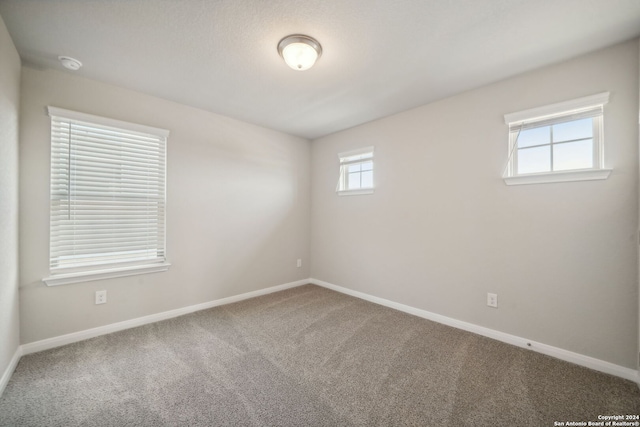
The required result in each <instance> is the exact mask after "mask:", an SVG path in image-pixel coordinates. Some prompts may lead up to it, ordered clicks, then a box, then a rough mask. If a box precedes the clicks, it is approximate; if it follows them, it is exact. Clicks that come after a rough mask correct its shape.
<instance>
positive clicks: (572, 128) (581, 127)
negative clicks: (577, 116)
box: [553, 118, 593, 154]
mask: <svg viewBox="0 0 640 427" xmlns="http://www.w3.org/2000/svg"><path fill="white" fill-rule="evenodd" d="M592 137H593V119H591V118H589V119H581V120H574V121H572V122H567V123H561V124H559V125H554V126H553V142H561V141H571V140H574V139H582V138H592ZM554 154H555V153H554Z"/></svg>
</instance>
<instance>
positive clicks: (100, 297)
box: [96, 291, 107, 304]
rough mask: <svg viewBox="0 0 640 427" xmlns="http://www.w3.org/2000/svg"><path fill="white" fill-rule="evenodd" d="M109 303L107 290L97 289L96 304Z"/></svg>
mask: <svg viewBox="0 0 640 427" xmlns="http://www.w3.org/2000/svg"><path fill="white" fill-rule="evenodd" d="M106 303H107V291H96V304H106Z"/></svg>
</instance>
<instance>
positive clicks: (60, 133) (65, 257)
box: [48, 107, 169, 275]
mask: <svg viewBox="0 0 640 427" xmlns="http://www.w3.org/2000/svg"><path fill="white" fill-rule="evenodd" d="M48 113H49V116H51V213H50V217H51V222H50V269H51V273H52V275H54V274H63V273H72V272H78V271H80V272H81V271H93V270H105V269H111V268H118V267H131V266H136V265H149V264H154V263H162V262H164V261H165V176H166V173H165V166H166V142H167V137H168V135H169V132H168V131H166V130H163V129H157V128H152V127H148V126H142V125H136V124H132V123H127V122H121V121H116V120H111V119H106V118H102V117H97V116H91V115H88V114H83V113H78V112H74V111H68V110H63V109H60V108H55V107H48Z"/></svg>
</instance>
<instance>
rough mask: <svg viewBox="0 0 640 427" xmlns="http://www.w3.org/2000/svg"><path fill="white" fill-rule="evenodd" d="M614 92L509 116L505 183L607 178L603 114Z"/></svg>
mask: <svg viewBox="0 0 640 427" xmlns="http://www.w3.org/2000/svg"><path fill="white" fill-rule="evenodd" d="M608 100H609V93H608V92H607V93H602V94H599V95H593V96H588V97H585V98H580V99H576V100H572V101H566V102H561V103H558V104H553V105H548V106H544V107H539V108H534V109H531V110H526V111H522V112H519V113H512V114H507V115H505V122H506V124H508V125H509V158H508V162H507V168H506V173H505V177H504V179H505V182H506V183H507V184H509V185H513V184H534V183H543V182H561V181H582V180H591V179H606V178H607V177H608V176H609V173H610V172H611V171H610V170H609V169H604V155H603V154H604V149H603V147H604V141H603V115H604V105H605V104H606V103H607V102H608Z"/></svg>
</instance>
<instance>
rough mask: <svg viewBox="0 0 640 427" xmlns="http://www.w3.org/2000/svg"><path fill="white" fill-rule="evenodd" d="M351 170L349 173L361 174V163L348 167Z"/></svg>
mask: <svg viewBox="0 0 640 427" xmlns="http://www.w3.org/2000/svg"><path fill="white" fill-rule="evenodd" d="M347 167H348V168H349V173H354V172H360V163H356V164H355V165H349V166H347Z"/></svg>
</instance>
